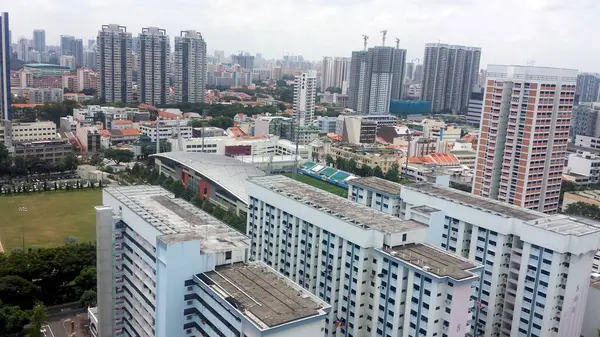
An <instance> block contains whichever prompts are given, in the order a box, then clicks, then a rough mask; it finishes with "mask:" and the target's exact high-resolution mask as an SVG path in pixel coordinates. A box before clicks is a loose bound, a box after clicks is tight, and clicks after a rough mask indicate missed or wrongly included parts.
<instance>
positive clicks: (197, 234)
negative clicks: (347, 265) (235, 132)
mask: <svg viewBox="0 0 600 337" xmlns="http://www.w3.org/2000/svg"><path fill="white" fill-rule="evenodd" d="M207 202H208V201H207ZM102 204H103V205H104V206H98V207H96V235H97V236H96V237H97V273H98V275H97V277H98V308H97V310H96V315H95V319H94V321H93V322H91V324H93V325H94V327H95V328H96V329H92V330H96V332H97V334H96V336H97V337H113V336H148V337H154V336H157V337H166V336H221V337H224V336H256V337H266V336H269V337H294V336H319V335H322V331H323V329H324V318H325V316H326V314H327V313H328V312H329V310H330V306H329V305H328V304H327V303H325V302H324V301H322V300H320V299H319V298H317V297H316V296H314V295H312V294H310V293H309V292H308V291H306V290H304V289H302V288H301V287H300V286H298V285H297V284H294V283H293V282H292V281H290V280H289V279H287V278H285V277H284V276H283V275H281V274H280V273H278V272H277V271H275V270H274V269H272V268H271V267H269V266H267V265H266V264H265V263H263V262H260V261H257V262H249V261H248V241H249V240H248V238H247V237H246V236H245V235H244V234H242V233H240V232H238V231H236V230H235V229H233V228H231V227H229V226H228V225H226V224H225V223H223V222H221V221H220V220H217V219H216V218H214V217H213V216H211V215H209V214H208V213H205V212H203V211H202V210H201V209H199V208H197V207H195V206H193V205H192V204H191V203H189V202H187V201H184V200H182V199H176V198H174V197H173V195H172V194H171V193H170V192H168V191H166V190H164V189H162V188H160V187H154V186H152V187H151V186H135V187H119V188H107V189H104V190H103V192H102Z"/></svg>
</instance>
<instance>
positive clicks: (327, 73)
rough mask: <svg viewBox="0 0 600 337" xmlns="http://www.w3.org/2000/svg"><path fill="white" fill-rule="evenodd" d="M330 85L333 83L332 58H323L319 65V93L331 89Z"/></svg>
mask: <svg viewBox="0 0 600 337" xmlns="http://www.w3.org/2000/svg"><path fill="white" fill-rule="evenodd" d="M331 83H333V57H330V56H325V57H323V62H322V63H321V83H320V84H321V91H322V92H325V90H327V88H330V87H331Z"/></svg>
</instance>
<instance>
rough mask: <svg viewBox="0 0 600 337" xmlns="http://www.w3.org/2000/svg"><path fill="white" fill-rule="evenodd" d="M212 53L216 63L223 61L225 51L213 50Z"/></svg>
mask: <svg viewBox="0 0 600 337" xmlns="http://www.w3.org/2000/svg"><path fill="white" fill-rule="evenodd" d="M213 55H214V57H215V62H216V63H221V62H223V61H225V51H224V50H215V51H214V53H213Z"/></svg>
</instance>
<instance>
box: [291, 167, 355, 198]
mask: <svg viewBox="0 0 600 337" xmlns="http://www.w3.org/2000/svg"><path fill="white" fill-rule="evenodd" d="M283 175H284V176H286V177H290V178H291V177H292V174H291V173H284V174H283ZM296 180H297V181H299V182H302V183H305V184H307V185H310V186H313V187H316V188H318V189H321V190H324V191H327V192H329V193H333V194H335V195H339V196H340V197H344V198H347V197H348V190H346V189H345V188H342V187H339V186H337V185H333V184H330V183H328V182H326V181H324V180H319V179H317V178H313V177H311V176H307V175H305V174H300V173H298V174H297V175H296Z"/></svg>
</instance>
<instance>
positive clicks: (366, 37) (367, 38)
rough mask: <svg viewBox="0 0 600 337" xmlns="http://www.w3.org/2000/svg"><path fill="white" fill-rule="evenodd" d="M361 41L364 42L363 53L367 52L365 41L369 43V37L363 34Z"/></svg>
mask: <svg viewBox="0 0 600 337" xmlns="http://www.w3.org/2000/svg"><path fill="white" fill-rule="evenodd" d="M362 37H363V40H365V42H364V45H365V51H367V41H369V37H368V36H367V35H365V34H363V36H362Z"/></svg>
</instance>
